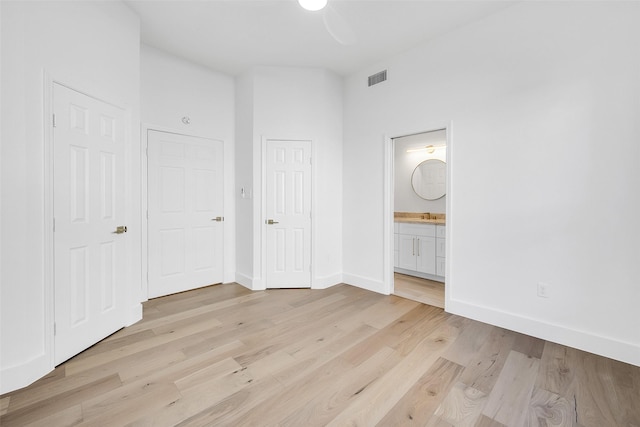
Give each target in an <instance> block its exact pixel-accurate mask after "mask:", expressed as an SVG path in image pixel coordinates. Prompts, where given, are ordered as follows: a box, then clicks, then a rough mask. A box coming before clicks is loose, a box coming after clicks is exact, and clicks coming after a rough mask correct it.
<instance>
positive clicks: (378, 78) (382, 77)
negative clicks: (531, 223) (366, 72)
mask: <svg viewBox="0 0 640 427" xmlns="http://www.w3.org/2000/svg"><path fill="white" fill-rule="evenodd" d="M386 80H387V70H384V71H380V72H379V73H376V74H374V75H372V76H369V86H373V85H377V84H378V83H382V82H384V81H386Z"/></svg>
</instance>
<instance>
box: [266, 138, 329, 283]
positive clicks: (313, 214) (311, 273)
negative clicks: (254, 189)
mask: <svg viewBox="0 0 640 427" xmlns="http://www.w3.org/2000/svg"><path fill="white" fill-rule="evenodd" d="M260 139H261V145H260V149H261V153H260V157H261V159H260V168H261V171H260V180H261V183H260V198H261V200H260V218H259V221H260V223H259V224H260V275H261V276H262V279H261V280H259V281H257V282H258V283H256V281H254V286H253V290H265V289H267V263H266V258H267V227H266V224H265V223H264V221H265V219H266V218H267V197H266V196H267V142H268V141H309V143H310V144H311V218H310V220H309V226H310V227H311V234H310V236H311V253H310V254H309V255H310V257H311V260H310V262H311V265H310V268H309V282H310V284H311V288H310V289H315V280H314V277H315V274H314V272H315V253H316V251H315V249H314V244H315V241H316V230H315V227H314V226H313V219H314V218H315V217H316V211H315V207H316V205H317V203H316V187H315V183H316V179H315V170H316V168H315V167H314V166H315V165H314V159H315V158H316V151H315V150H316V144H315V143H314V140H313V139H312V138H291V137H286V138H272V137H267V136H264V135H262V136H261V138H260ZM254 242H255V239H254ZM256 285H257V286H256Z"/></svg>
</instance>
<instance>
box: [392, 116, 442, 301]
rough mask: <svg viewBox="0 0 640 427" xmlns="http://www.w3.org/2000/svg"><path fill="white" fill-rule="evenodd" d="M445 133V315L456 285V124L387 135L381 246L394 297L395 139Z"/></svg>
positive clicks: (439, 124)
mask: <svg viewBox="0 0 640 427" xmlns="http://www.w3.org/2000/svg"><path fill="white" fill-rule="evenodd" d="M443 129H444V130H445V132H446V136H447V201H446V208H445V210H446V212H445V213H446V215H447V228H446V241H447V247H446V265H445V277H446V283H445V287H444V300H445V301H444V305H445V311H446V309H447V306H448V304H449V300H450V298H451V295H452V294H451V290H452V284H453V280H452V279H453V278H452V277H451V270H452V269H451V265H452V257H451V248H452V245H451V235H452V234H451V233H452V229H453V227H452V225H453V221H452V219H453V217H452V216H451V215H450V212H451V200H452V199H451V187H452V186H451V170H452V158H453V155H452V154H453V150H452V144H451V142H452V140H453V121H449V122H448V123H433V124H430V125H429V126H425V127H424V128H422V129H420V130H410V131H407V130H400V131H394V132H389V133H385V134H384V184H383V222H384V224H383V242H382V249H383V254H382V269H383V273H382V274H383V276H382V280H383V289H384V291H385V293H386V294H389V295H390V294H393V291H394V279H393V273H394V266H393V264H394V263H393V251H394V243H393V242H394V236H393V234H394V233H393V227H394V217H393V213H394V185H395V181H394V168H395V154H394V143H393V140H394V139H395V138H402V137H403V136H409V135H416V134H419V133H427V132H433V131H437V130H443Z"/></svg>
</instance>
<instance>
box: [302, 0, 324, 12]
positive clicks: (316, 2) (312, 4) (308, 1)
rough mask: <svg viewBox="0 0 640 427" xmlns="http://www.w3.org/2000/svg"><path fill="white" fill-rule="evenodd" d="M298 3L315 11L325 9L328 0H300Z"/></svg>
mask: <svg viewBox="0 0 640 427" xmlns="http://www.w3.org/2000/svg"><path fill="white" fill-rule="evenodd" d="M298 3H300V6H302V7H303V8H304V9H307V10H310V11H312V12H315V11H317V10H320V9H323V8H324V7H325V6H326V5H327V0H298Z"/></svg>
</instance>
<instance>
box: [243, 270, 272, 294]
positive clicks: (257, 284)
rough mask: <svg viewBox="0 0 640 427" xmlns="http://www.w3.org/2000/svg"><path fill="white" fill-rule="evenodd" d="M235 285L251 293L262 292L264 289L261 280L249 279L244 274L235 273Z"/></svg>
mask: <svg viewBox="0 0 640 427" xmlns="http://www.w3.org/2000/svg"><path fill="white" fill-rule="evenodd" d="M236 283H238V284H240V285H242V286H244V287H245V288H247V289H250V290H252V291H264V290H265V289H266V288H265V286H264V283H263V281H262V279H256V278H253V277H249V276H247V275H246V274H242V273H238V272H236Z"/></svg>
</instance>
